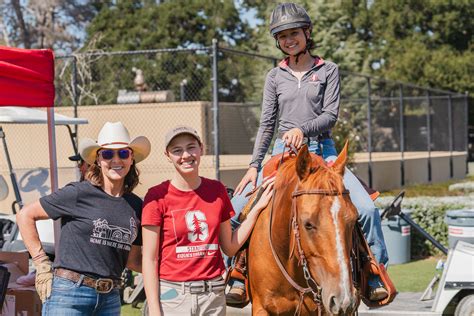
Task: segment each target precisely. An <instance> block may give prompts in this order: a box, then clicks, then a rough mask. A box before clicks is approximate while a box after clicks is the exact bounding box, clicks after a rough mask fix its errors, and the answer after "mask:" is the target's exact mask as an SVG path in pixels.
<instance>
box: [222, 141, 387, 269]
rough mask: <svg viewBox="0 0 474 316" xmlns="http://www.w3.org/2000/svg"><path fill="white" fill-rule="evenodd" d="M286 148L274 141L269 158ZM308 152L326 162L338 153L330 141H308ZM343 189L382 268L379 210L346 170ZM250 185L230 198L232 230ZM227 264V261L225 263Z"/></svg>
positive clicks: (384, 250) (383, 252)
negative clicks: (347, 192) (232, 209)
mask: <svg viewBox="0 0 474 316" xmlns="http://www.w3.org/2000/svg"><path fill="white" fill-rule="evenodd" d="M284 149H285V142H284V141H283V140H282V139H279V138H278V139H276V141H275V144H274V146H273V151H272V156H274V155H278V154H281V153H282V152H283V151H284ZM308 149H309V151H310V152H312V153H315V154H317V155H320V156H321V155H322V157H323V158H324V160H326V161H334V160H336V158H337V151H336V148H335V146H334V141H333V140H332V139H324V140H322V141H321V142H317V141H310V142H309V146H308ZM343 181H344V186H345V187H346V189H348V190H349V191H350V194H349V195H350V197H351V200H352V203H353V204H354V206H355V207H356V208H357V211H358V212H359V223H360V225H361V227H362V231H363V232H364V235H365V238H366V239H367V243H368V244H369V247H370V250H371V251H372V253H373V254H374V257H375V259H376V260H377V261H378V262H379V263H382V264H384V265H387V263H388V253H387V247H386V245H385V240H384V237H383V233H382V224H381V219H380V214H379V210H378V208H377V207H376V206H375V204H374V202H373V201H372V199H371V198H370V195H369V194H368V193H367V191H366V190H365V189H364V187H363V186H362V184H361V183H360V182H359V180H358V179H357V178H356V176H355V175H354V174H353V173H352V172H351V171H350V170H349V169H347V168H346V171H345V172H344V179H343ZM261 182H262V171H260V172H259V174H258V178H257V185H259V184H260V183H261ZM251 189H252V185H251V184H250V183H249V184H248V185H247V186H246V187H245V189H244V190H243V192H242V193H241V194H240V195H236V196H234V197H233V198H232V200H231V202H232V206H233V207H234V210H235V213H236V214H235V215H234V216H233V217H232V218H231V225H232V228H233V229H235V228H236V227H238V226H239V225H240V222H239V221H238V219H239V215H240V213H241V212H242V209H243V208H244V206H245V205H246V204H247V202H248V200H249V198H248V197H247V198H246V197H245V195H246V193H248V192H250V191H251ZM227 263H228V262H227Z"/></svg>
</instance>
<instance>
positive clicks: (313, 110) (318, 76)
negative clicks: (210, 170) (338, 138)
mask: <svg viewBox="0 0 474 316" xmlns="http://www.w3.org/2000/svg"><path fill="white" fill-rule="evenodd" d="M339 90H340V78H339V69H338V66H337V65H336V64H335V63H333V62H328V61H324V60H322V59H321V58H319V57H316V58H315V62H314V66H313V67H312V68H311V70H309V71H308V72H307V73H305V74H304V75H303V77H302V78H301V79H300V80H299V79H298V78H296V77H295V76H294V75H293V74H292V73H291V69H290V68H289V66H288V59H284V60H282V61H281V62H280V64H279V65H278V67H275V68H273V69H272V70H270V71H269V72H268V74H267V78H266V80H265V87H264V91H263V103H262V115H261V118H260V127H259V129H258V133H257V138H256V140H255V145H254V148H253V156H252V161H251V162H250V166H251V167H256V168H257V169H260V166H261V163H262V161H263V159H264V158H265V154H266V152H267V150H268V147H269V146H270V143H271V141H272V138H273V134H274V132H275V126H276V123H277V120H278V133H279V135H282V134H283V133H285V132H287V131H289V130H290V129H292V128H295V127H297V128H299V129H301V130H302V131H303V134H304V136H305V137H308V138H315V137H317V136H319V135H323V137H324V138H328V137H330V130H331V128H332V127H333V126H334V125H335V124H336V121H337V117H338V113H339V99H340V93H339Z"/></svg>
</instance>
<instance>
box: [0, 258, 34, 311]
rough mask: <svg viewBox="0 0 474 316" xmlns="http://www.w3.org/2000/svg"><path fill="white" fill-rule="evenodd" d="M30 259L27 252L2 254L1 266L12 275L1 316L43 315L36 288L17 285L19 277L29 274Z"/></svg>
mask: <svg viewBox="0 0 474 316" xmlns="http://www.w3.org/2000/svg"><path fill="white" fill-rule="evenodd" d="M28 258H29V256H28V253H26V252H0V264H2V265H3V266H6V267H7V268H8V271H9V272H10V273H11V275H10V281H9V282H8V291H7V295H6V297H5V303H4V304H3V308H2V311H1V313H0V316H39V315H41V300H40V298H39V296H38V293H36V290H35V288H34V286H29V287H25V286H23V285H18V284H16V280H17V279H18V277H20V276H22V275H25V274H27V273H28Z"/></svg>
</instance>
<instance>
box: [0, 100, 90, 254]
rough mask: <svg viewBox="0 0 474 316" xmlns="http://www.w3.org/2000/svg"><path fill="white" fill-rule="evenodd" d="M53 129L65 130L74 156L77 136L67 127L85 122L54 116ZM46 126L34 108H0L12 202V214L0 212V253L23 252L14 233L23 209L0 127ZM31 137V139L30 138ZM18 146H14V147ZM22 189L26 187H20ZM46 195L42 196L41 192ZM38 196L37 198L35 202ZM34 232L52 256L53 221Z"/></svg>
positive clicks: (1, 185) (40, 172)
mask: <svg viewBox="0 0 474 316" xmlns="http://www.w3.org/2000/svg"><path fill="white" fill-rule="evenodd" d="M54 118H55V125H56V126H65V127H66V128H67V129H68V132H69V136H70V138H71V142H72V146H73V150H74V153H77V147H76V141H75V140H76V139H75V138H76V137H77V135H76V134H75V133H74V132H73V130H72V129H71V125H76V124H87V123H88V121H87V119H83V118H72V117H68V116H65V115H61V114H57V113H55V114H54ZM47 123H48V120H47V113H46V112H44V111H41V110H38V109H34V108H25V107H14V106H6V107H0V138H1V139H2V143H3V148H4V152H5V159H6V161H7V164H8V169H9V173H10V179H11V186H12V188H13V191H14V195H15V201H14V202H13V204H12V210H11V213H10V212H0V233H2V235H1V236H0V241H2V242H1V245H0V249H1V250H2V251H25V246H24V244H23V241H22V240H21V235H20V234H19V232H18V227H17V225H16V223H15V222H16V221H15V214H16V213H17V211H18V210H20V209H21V208H22V207H23V200H22V197H21V191H20V186H19V182H18V181H17V178H16V174H15V172H14V168H13V166H12V162H11V159H10V152H9V150H8V146H7V141H6V135H5V132H4V130H3V127H2V125H4V124H41V125H45V127H46V124H47ZM32 137H34V136H33V135H32ZM17 146H18V145H17ZM31 171H33V173H32V172H30V173H29V174H30V175H34V176H35V177H36V178H44V180H46V179H47V178H48V176H49V174H48V170H47V169H45V168H39V169H36V170H31ZM23 187H26V186H25V185H23ZM45 193H46V192H45ZM7 196H8V185H7V184H6V182H5V180H4V179H3V177H0V199H5V198H7ZM39 197H40V196H38V198H39ZM37 228H38V232H39V235H40V239H41V241H42V243H43V247H44V248H45V251H46V252H47V253H48V254H51V255H53V254H54V229H53V221H52V220H47V221H38V222H37Z"/></svg>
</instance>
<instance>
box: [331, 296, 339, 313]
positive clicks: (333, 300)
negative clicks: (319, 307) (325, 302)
mask: <svg viewBox="0 0 474 316" xmlns="http://www.w3.org/2000/svg"><path fill="white" fill-rule="evenodd" d="M329 310H330V311H331V313H333V314H338V313H339V306H337V302H336V297H335V296H332V297H331V299H330V300H329Z"/></svg>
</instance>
